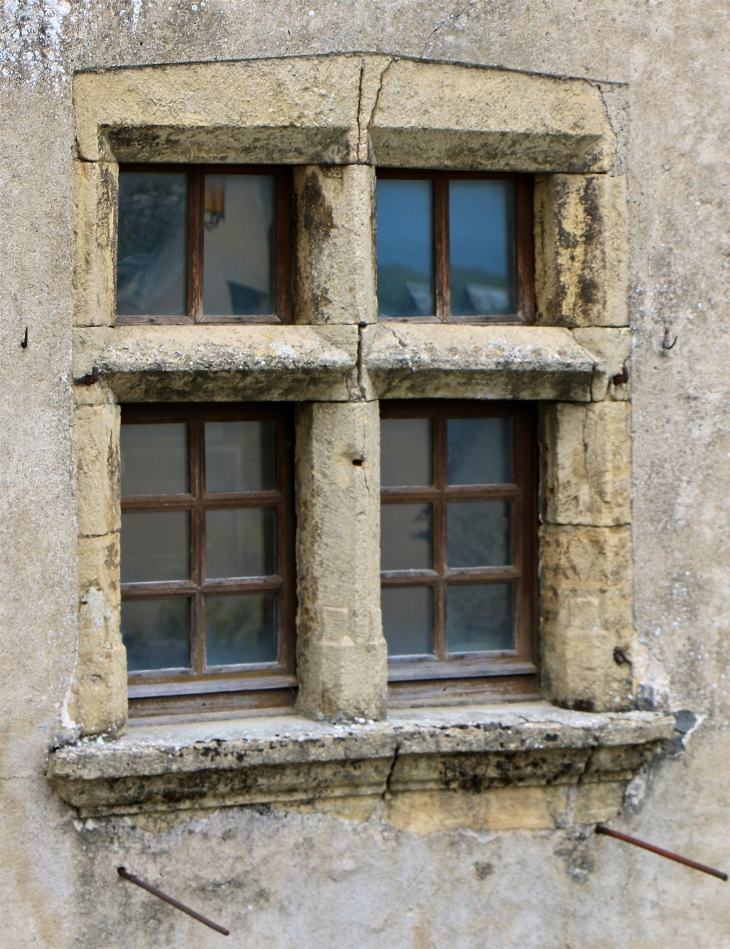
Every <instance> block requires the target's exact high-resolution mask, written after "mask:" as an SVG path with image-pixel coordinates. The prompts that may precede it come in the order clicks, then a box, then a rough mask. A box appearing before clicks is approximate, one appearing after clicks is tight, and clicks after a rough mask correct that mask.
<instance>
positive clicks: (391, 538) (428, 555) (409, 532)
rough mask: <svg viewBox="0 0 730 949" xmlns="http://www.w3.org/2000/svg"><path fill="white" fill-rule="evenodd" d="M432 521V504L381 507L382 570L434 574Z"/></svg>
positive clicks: (385, 505)
mask: <svg viewBox="0 0 730 949" xmlns="http://www.w3.org/2000/svg"><path fill="white" fill-rule="evenodd" d="M432 517H433V515H432V512H431V505H430V504H381V506H380V569H381V570H424V569H425V570H430V568H431V566H432V564H433V555H432V552H431V521H432Z"/></svg>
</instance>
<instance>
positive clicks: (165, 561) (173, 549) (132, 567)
mask: <svg viewBox="0 0 730 949" xmlns="http://www.w3.org/2000/svg"><path fill="white" fill-rule="evenodd" d="M189 525H190V515H189V514H188V512H187V511H154V512H149V513H148V512H144V513H138V514H122V539H121V548H122V570H121V573H122V583H151V582H153V581H156V580H187V578H188V577H189V576H190V540H189V536H190V526H189Z"/></svg>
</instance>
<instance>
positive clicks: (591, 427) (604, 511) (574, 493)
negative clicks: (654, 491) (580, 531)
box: [540, 402, 631, 527]
mask: <svg viewBox="0 0 730 949" xmlns="http://www.w3.org/2000/svg"><path fill="white" fill-rule="evenodd" d="M541 427H542V430H543V431H542V437H541V439H540V443H541V445H542V448H543V450H542V452H541V459H542V464H543V473H542V478H541V485H542V489H543V497H542V515H543V519H544V520H545V521H547V522H548V523H550V524H576V525H577V524H584V525H586V526H594V527H598V526H601V527H610V526H618V525H621V524H628V523H629V522H630V521H631V494H630V492H631V431H630V406H629V403H628V402H598V403H596V402H592V403H589V404H588V405H579V404H574V403H569V402H557V403H553V404H551V405H548V406H546V407H545V408H544V409H543V410H542V412H541Z"/></svg>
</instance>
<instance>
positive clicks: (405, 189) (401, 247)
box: [377, 178, 434, 316]
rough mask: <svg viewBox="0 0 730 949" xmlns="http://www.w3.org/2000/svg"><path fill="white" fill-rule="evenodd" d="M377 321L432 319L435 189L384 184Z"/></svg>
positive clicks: (414, 183) (427, 184)
mask: <svg viewBox="0 0 730 949" xmlns="http://www.w3.org/2000/svg"><path fill="white" fill-rule="evenodd" d="M377 196H378V241H377V245H378V315H379V316H432V315H433V313H434V305H433V186H432V182H430V181H403V180H397V181H396V180H387V179H382V178H381V179H380V180H379V181H378V186H377Z"/></svg>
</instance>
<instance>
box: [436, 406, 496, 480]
mask: <svg viewBox="0 0 730 949" xmlns="http://www.w3.org/2000/svg"><path fill="white" fill-rule="evenodd" d="M446 425H447V428H446V431H447V459H448V482H449V484H510V483H511V482H512V419H511V418H450V419H449V420H448V421H447V423H446Z"/></svg>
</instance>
